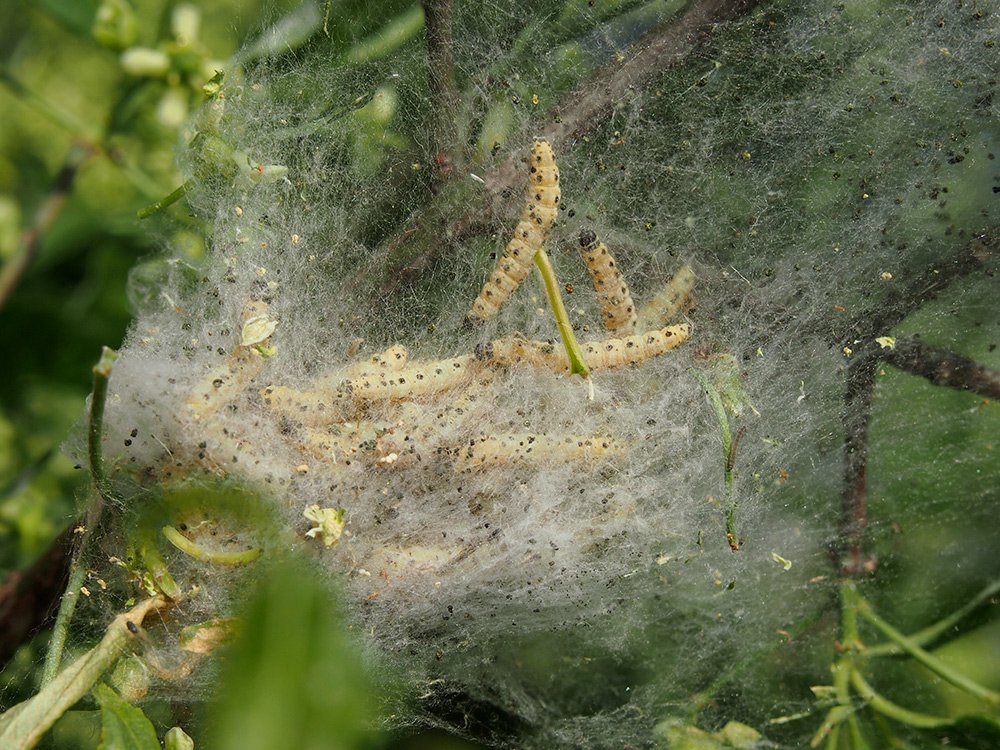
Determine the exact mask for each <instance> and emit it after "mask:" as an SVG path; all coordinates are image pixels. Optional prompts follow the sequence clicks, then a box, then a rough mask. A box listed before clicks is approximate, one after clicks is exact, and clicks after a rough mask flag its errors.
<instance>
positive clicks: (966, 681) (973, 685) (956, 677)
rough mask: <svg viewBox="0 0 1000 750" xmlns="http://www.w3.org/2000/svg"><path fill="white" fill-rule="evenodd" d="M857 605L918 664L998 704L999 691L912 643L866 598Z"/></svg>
mask: <svg viewBox="0 0 1000 750" xmlns="http://www.w3.org/2000/svg"><path fill="white" fill-rule="evenodd" d="M857 606H858V613H859V614H860V615H861V616H862V617H863V618H865V619H866V620H867V621H868V622H869V623H871V624H872V625H874V626H875V627H876V628H878V630H880V631H881V632H882V634H883V635H884V636H886V637H887V638H888V639H889V640H890V641H892V642H893V643H895V644H896V645H897V646H899V647H900V648H901V649H902V650H903V651H905V652H906V653H907V654H909V655H910V656H911V657H913V659H914V660H916V661H918V662H920V664H922V665H923V666H924V667H926V668H927V669H929V670H930V671H931V672H933V673H934V674H936V675H937V676H938V677H940V678H941V679H943V680H946V681H947V682H950V683H951V684H952V685H954V686H955V687H957V688H959V689H961V690H964V691H965V692H967V693H969V694H970V695H974V696H976V697H977V698H979V699H981V700H984V701H986V702H987V703H989V704H990V705H991V706H993V707H996V706H998V705H1000V693H998V692H997V691H995V690H990V689H989V688H986V687H983V686H982V685H980V684H979V683H978V682H976V681H975V680H973V679H970V678H968V677H966V676H965V675H964V674H962V673H961V672H959V671H958V670H956V669H954V668H953V667H951V666H949V665H948V664H946V663H945V662H944V661H942V660H941V659H939V658H938V657H936V656H934V655H933V654H932V653H930V652H929V651H925V650H924V649H923V648H921V647H920V645H919V644H917V643H914V642H913V641H912V640H911V639H910V638H908V637H906V636H905V635H903V634H902V633H901V632H899V631H898V630H896V628H894V627H893V626H892V625H890V624H889V623H888V622H886V621H885V620H883V619H882V618H881V617H880V616H879V615H878V614H877V613H876V612H875V610H874V609H872V607H871V605H870V604H869V603H868V602H867V601H866V600H864V599H861V598H860V597H859V599H858V603H857Z"/></svg>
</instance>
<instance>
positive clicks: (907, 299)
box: [841, 227, 1000, 346]
mask: <svg viewBox="0 0 1000 750" xmlns="http://www.w3.org/2000/svg"><path fill="white" fill-rule="evenodd" d="M998 251H1000V227H994V228H992V229H990V230H989V231H988V232H984V233H983V234H981V235H980V236H978V237H976V238H975V239H973V240H972V242H970V243H969V244H968V245H966V246H965V247H963V248H962V249H961V250H959V251H958V252H957V253H955V254H954V255H953V256H951V257H950V258H948V259H946V260H944V261H943V262H942V263H934V264H932V265H930V266H928V267H927V268H925V269H924V270H923V272H922V273H921V274H920V275H919V276H917V277H916V278H915V279H913V280H912V281H911V282H910V283H908V284H905V285H904V286H902V287H900V288H899V290H898V291H895V292H894V293H893V294H891V295H890V296H889V297H888V299H886V300H885V302H884V303H883V304H882V305H880V307H879V308H878V309H877V310H875V311H874V313H873V312H872V311H871V310H866V311H863V312H861V313H860V314H858V315H857V316H856V317H855V318H854V319H853V322H852V323H851V326H850V331H849V332H848V335H847V336H845V337H844V338H843V339H842V341H841V346H843V345H844V344H845V343H849V340H853V339H861V340H865V341H868V340H873V339H874V338H875V337H876V336H883V335H885V334H886V333H888V332H889V331H891V330H892V329H893V328H895V327H896V326H897V325H899V324H900V323H901V322H902V321H903V320H905V319H906V318H907V317H909V315H910V314H911V313H912V312H914V311H915V310H918V309H920V308H921V307H923V306H924V305H925V304H927V303H928V302H930V301H931V300H933V299H934V298H935V297H937V296H938V295H939V294H941V293H942V292H943V291H944V290H945V289H947V288H948V287H950V286H951V285H952V284H953V283H954V282H955V281H957V280H959V279H961V278H964V277H965V276H968V275H969V274H971V273H975V272H976V271H979V270H982V269H983V267H985V265H986V264H987V263H988V262H989V261H990V259H992V258H993V257H995V256H996V255H997V252H998Z"/></svg>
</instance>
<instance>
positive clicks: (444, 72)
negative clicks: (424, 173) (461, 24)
mask: <svg viewBox="0 0 1000 750" xmlns="http://www.w3.org/2000/svg"><path fill="white" fill-rule="evenodd" d="M420 4H421V5H422V6H423V8H424V29H425V32H426V36H427V67H428V69H429V73H430V92H431V108H432V109H433V111H434V131H433V133H432V134H431V137H432V142H433V147H434V153H435V154H436V160H435V165H434V171H435V180H439V179H440V178H441V177H443V176H444V175H445V174H446V173H448V172H450V171H451V170H453V169H458V171H462V169H461V165H458V164H456V163H455V162H456V159H457V157H458V156H459V154H458V148H457V143H458V138H457V137H456V132H457V131H456V117H455V109H456V106H457V104H458V101H459V97H458V87H457V86H456V84H455V60H454V56H453V54H452V44H453V42H452V35H451V18H452V0H421V3H420Z"/></svg>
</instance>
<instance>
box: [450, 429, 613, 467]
mask: <svg viewBox="0 0 1000 750" xmlns="http://www.w3.org/2000/svg"><path fill="white" fill-rule="evenodd" d="M624 453H625V446H624V445H623V444H622V443H621V442H619V441H618V440H615V439H614V438H612V437H608V436H602V435H594V436H591V437H579V436H575V435H547V434H544V433H541V434H531V433H512V434H509V435H501V436H482V437H478V438H475V439H472V440H470V441H469V443H468V444H467V445H465V446H463V447H462V448H461V449H460V450H459V451H458V454H457V456H456V458H455V471H465V470H467V469H475V468H480V467H494V466H500V465H504V464H511V463H532V464H541V463H546V462H550V461H554V460H559V461H586V462H588V463H590V462H594V461H601V460H607V459H610V458H616V457H621V456H623V455H624Z"/></svg>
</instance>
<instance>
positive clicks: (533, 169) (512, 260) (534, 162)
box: [466, 141, 559, 324]
mask: <svg viewBox="0 0 1000 750" xmlns="http://www.w3.org/2000/svg"><path fill="white" fill-rule="evenodd" d="M529 162H530V174H529V177H528V202H527V204H526V205H525V207H524V211H523V212H522V213H521V220H520V221H519V222H518V223H517V226H516V227H515V228H514V234H513V236H512V237H511V238H510V241H509V242H508V243H507V247H506V249H505V250H504V254H503V255H502V256H500V259H499V260H498V261H497V265H496V267H495V268H494V269H493V273H492V274H490V278H489V279H487V281H486V283H485V284H484V285H483V288H482V290H481V291H480V292H479V296H478V297H476V300H475V301H474V302H473V303H472V309H471V310H470V311H469V313H468V315H466V320H467V321H468V322H470V323H473V324H478V323H482V322H483V321H485V320H489V319H490V318H492V317H493V316H495V315H496V314H497V312H499V310H500V308H501V307H503V305H504V303H505V302H506V301H507V300H508V299H510V296H511V295H512V294H513V293H514V290H516V289H517V288H518V286H520V284H521V282H522V281H524V279H525V277H526V276H527V275H528V272H529V271H530V270H531V263H532V259H533V258H534V257H535V253H536V252H538V249H539V248H540V247H542V245H544V244H545V240H546V238H547V237H548V234H549V230H550V229H551V228H552V225H553V224H554V223H555V220H556V215H557V214H558V211H559V167H558V166H557V165H556V157H555V154H553V153H552V147H551V146H550V145H549V144H548V143H547V142H546V141H535V143H534V145H533V146H532V147H531V157H530V159H529Z"/></svg>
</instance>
